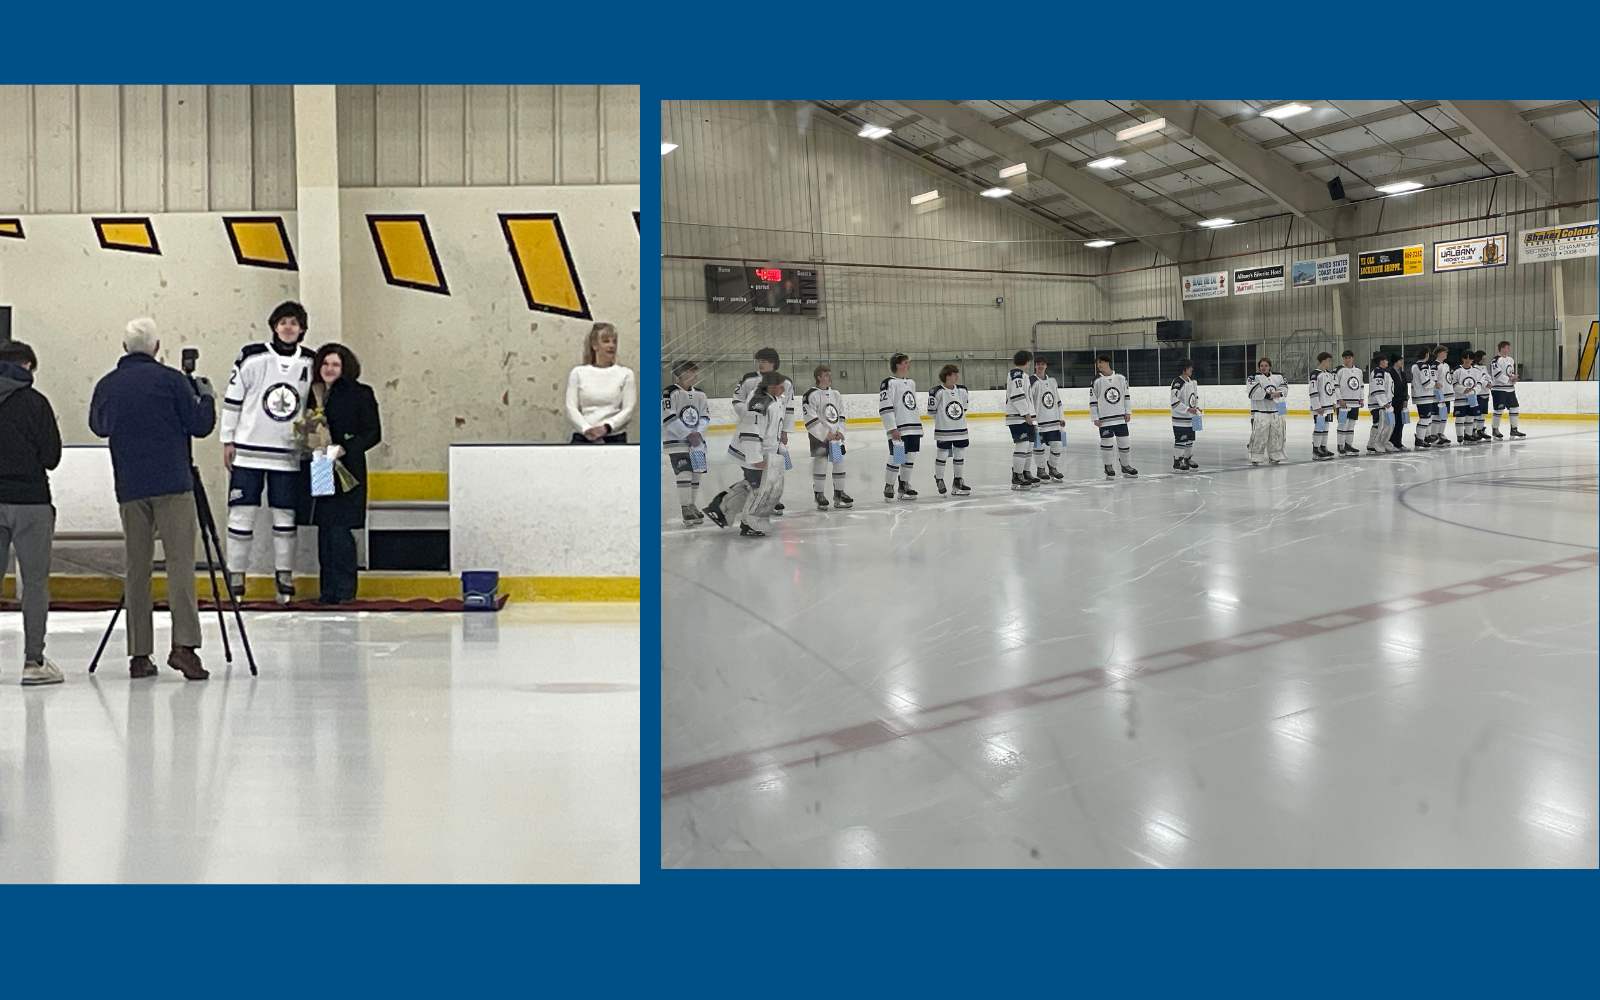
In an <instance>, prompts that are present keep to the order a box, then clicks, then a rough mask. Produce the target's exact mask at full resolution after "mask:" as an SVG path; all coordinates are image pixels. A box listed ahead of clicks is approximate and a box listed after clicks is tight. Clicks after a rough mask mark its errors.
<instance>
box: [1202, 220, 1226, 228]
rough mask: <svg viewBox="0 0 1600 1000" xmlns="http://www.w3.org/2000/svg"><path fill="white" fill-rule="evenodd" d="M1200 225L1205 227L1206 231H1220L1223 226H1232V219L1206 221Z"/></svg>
mask: <svg viewBox="0 0 1600 1000" xmlns="http://www.w3.org/2000/svg"><path fill="white" fill-rule="evenodd" d="M1200 224H1201V225H1202V226H1205V227H1206V228H1207V229H1221V228H1222V227H1223V226H1231V225H1233V220H1232V219H1206V220H1205V221H1203V222H1201V223H1200Z"/></svg>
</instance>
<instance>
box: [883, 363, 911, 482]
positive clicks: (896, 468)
mask: <svg viewBox="0 0 1600 1000" xmlns="http://www.w3.org/2000/svg"><path fill="white" fill-rule="evenodd" d="M910 375H911V358H910V356H909V355H905V354H895V355H894V356H893V357H891V358H890V359H889V377H888V378H886V379H884V380H883V382H882V383H881V384H880V385H879V386H878V417H879V418H880V419H882V420H883V429H884V431H885V432H886V433H887V434H888V437H889V464H888V465H887V466H885V468H886V469H887V470H888V471H887V472H886V473H885V474H884V486H883V498H884V499H885V500H893V499H894V498H895V482H896V480H897V479H898V481H899V484H900V496H901V498H903V499H906V500H915V499H916V498H917V491H916V490H914V489H912V488H911V469H912V467H913V466H914V465H915V464H916V458H915V457H914V456H915V455H916V454H917V452H918V451H919V450H921V448H922V411H921V409H920V408H919V407H918V406H917V383H916V381H915V380H914V379H912V378H911V377H910ZM897 446H898V447H897Z"/></svg>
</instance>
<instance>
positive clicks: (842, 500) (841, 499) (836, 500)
mask: <svg viewBox="0 0 1600 1000" xmlns="http://www.w3.org/2000/svg"><path fill="white" fill-rule="evenodd" d="M853 503H855V501H854V500H853V499H851V497H850V494H848V493H846V492H845V491H844V490H834V491H833V506H834V507H835V509H839V508H848V507H849V506H850V505H851V504H853Z"/></svg>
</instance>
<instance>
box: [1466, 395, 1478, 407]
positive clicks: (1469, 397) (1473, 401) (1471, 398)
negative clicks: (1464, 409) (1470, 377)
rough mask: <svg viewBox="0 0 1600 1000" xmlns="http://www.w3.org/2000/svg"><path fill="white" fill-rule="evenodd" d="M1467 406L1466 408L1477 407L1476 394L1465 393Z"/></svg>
mask: <svg viewBox="0 0 1600 1000" xmlns="http://www.w3.org/2000/svg"><path fill="white" fill-rule="evenodd" d="M1467 405H1468V406H1477V405H1478V394H1477V393H1475V392H1469V393H1467Z"/></svg>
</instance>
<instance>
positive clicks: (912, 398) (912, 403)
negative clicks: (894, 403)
mask: <svg viewBox="0 0 1600 1000" xmlns="http://www.w3.org/2000/svg"><path fill="white" fill-rule="evenodd" d="M900 405H901V406H903V407H905V408H906V409H908V410H913V411H914V410H916V408H917V394H916V393H914V392H912V391H911V390H910V389H907V390H906V391H905V392H904V393H902V394H901V396H900Z"/></svg>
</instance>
